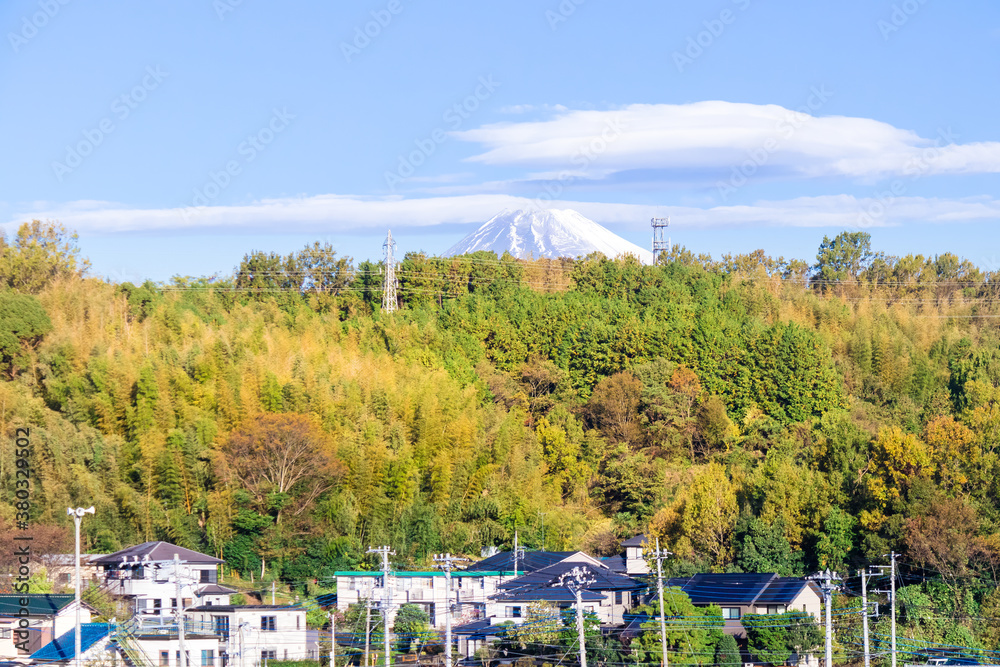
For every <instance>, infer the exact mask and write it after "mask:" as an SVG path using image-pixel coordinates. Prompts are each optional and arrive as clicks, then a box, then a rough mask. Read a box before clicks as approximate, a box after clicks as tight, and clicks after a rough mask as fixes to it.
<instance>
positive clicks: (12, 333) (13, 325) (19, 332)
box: [0, 289, 52, 378]
mask: <svg viewBox="0 0 1000 667" xmlns="http://www.w3.org/2000/svg"><path fill="white" fill-rule="evenodd" d="M50 331H52V320H50V319H49V316H48V314H47V313H46V312H45V309H44V308H43V307H42V304H41V303H39V301H38V299H37V298H35V297H34V296H32V295H30V294H19V293H17V292H14V291H11V290H6V289H5V290H0V368H2V369H3V370H4V371H6V372H7V374H8V376H9V377H11V378H13V377H14V376H15V375H17V373H18V372H19V371H20V370H23V369H24V368H26V367H27V366H28V365H29V364H30V363H31V357H30V355H29V352H30V351H31V350H33V349H35V348H36V347H38V344H39V343H41V341H42V337H43V336H45V334H47V333H49V332H50Z"/></svg>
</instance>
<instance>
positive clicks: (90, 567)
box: [39, 554, 107, 590]
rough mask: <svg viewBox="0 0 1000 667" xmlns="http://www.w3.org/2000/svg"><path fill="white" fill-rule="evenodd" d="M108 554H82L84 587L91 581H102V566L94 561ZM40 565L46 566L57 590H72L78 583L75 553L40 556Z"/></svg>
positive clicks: (81, 574)
mask: <svg viewBox="0 0 1000 667" xmlns="http://www.w3.org/2000/svg"><path fill="white" fill-rule="evenodd" d="M106 555H107V554H80V583H81V584H82V585H83V586H84V587H86V586H87V584H89V583H91V582H94V583H100V582H101V580H102V577H101V566H100V565H98V564H97V563H96V562H94V561H96V560H97V559H98V558H103V557H104V556H106ZM39 565H41V566H42V567H44V568H45V572H46V573H47V575H48V579H49V581H50V582H52V584H53V585H55V586H56V590H65V589H67V588H68V589H70V590H72V589H73V587H74V586H75V585H76V555H75V554H45V555H42V556H40V557H39Z"/></svg>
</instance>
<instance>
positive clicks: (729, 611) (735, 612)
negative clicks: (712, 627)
mask: <svg viewBox="0 0 1000 667" xmlns="http://www.w3.org/2000/svg"><path fill="white" fill-rule="evenodd" d="M722 618H724V619H726V620H728V621H738V620H740V608H739V607H723V608H722Z"/></svg>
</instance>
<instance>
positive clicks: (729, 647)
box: [715, 634, 743, 667]
mask: <svg viewBox="0 0 1000 667" xmlns="http://www.w3.org/2000/svg"><path fill="white" fill-rule="evenodd" d="M715 664H716V667H742V665H743V657H742V655H741V654H740V647H739V645H738V644H737V643H736V637H733V636H732V635H727V634H724V635H722V637H721V638H720V639H719V643H718V644H717V645H716V647H715Z"/></svg>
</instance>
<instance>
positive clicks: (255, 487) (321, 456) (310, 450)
mask: <svg viewBox="0 0 1000 667" xmlns="http://www.w3.org/2000/svg"><path fill="white" fill-rule="evenodd" d="M333 449H334V447H333V441H332V439H331V438H330V436H329V435H328V434H327V433H326V432H325V431H323V429H322V428H320V426H319V425H318V424H317V422H316V421H315V420H314V419H313V418H310V417H308V416H306V415H299V414H267V415H259V416H257V417H255V418H254V419H252V420H250V421H249V422H247V423H246V424H244V425H243V426H242V427H241V428H239V429H237V430H236V431H234V432H233V433H231V434H230V436H229V438H228V439H227V440H226V442H225V444H224V445H223V447H222V456H223V459H224V462H225V470H226V476H227V478H228V481H229V483H230V484H232V485H235V486H238V487H242V488H244V489H246V491H247V492H248V493H250V495H251V496H252V497H253V499H254V501H255V503H256V505H257V507H258V508H260V509H263V510H265V511H267V512H273V514H274V517H275V523H281V517H282V513H283V512H285V511H286V510H287V512H289V513H291V514H294V515H299V514H302V513H303V512H305V511H307V510H308V509H310V508H311V507H312V505H313V503H314V502H315V501H316V499H317V498H318V497H319V496H320V494H322V493H323V492H324V491H326V490H328V489H329V488H331V487H332V486H333V484H334V483H335V481H336V480H337V479H338V478H339V477H340V475H341V474H342V470H341V465H340V463H339V462H338V461H337V460H336V459H335V458H334V453H333Z"/></svg>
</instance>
